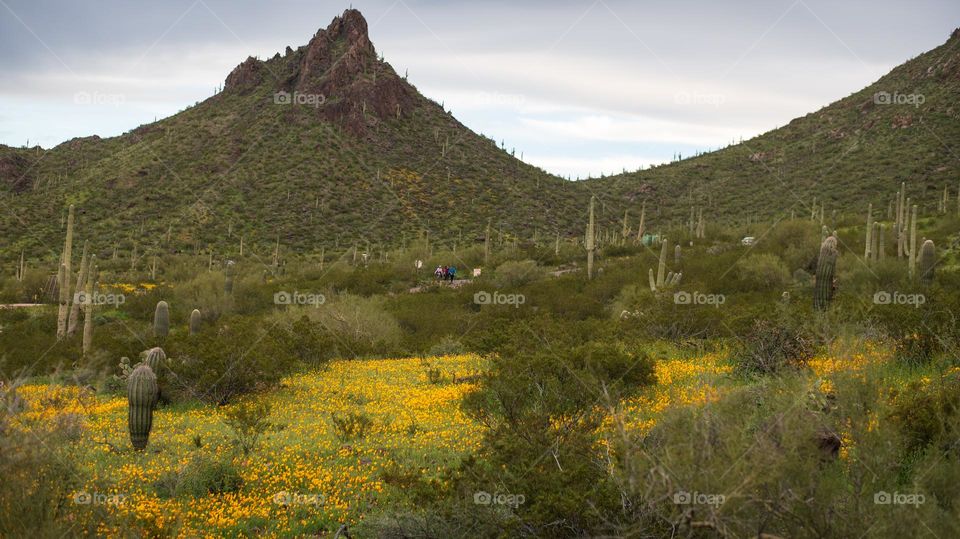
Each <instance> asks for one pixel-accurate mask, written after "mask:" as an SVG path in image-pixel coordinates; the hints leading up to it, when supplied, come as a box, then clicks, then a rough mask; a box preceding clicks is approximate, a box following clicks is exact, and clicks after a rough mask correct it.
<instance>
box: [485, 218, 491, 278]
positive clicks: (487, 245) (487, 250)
mask: <svg viewBox="0 0 960 539" xmlns="http://www.w3.org/2000/svg"><path fill="white" fill-rule="evenodd" d="M490 225H491V222H490V219H487V230H486V232H484V234H483V265H484V266H489V265H490V234H491V233H492V231H491V230H490Z"/></svg>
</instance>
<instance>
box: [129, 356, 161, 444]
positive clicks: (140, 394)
mask: <svg viewBox="0 0 960 539" xmlns="http://www.w3.org/2000/svg"><path fill="white" fill-rule="evenodd" d="M156 405H157V377H156V376H155V375H154V374H153V371H152V370H151V369H150V367H149V366H147V365H146V364H141V365H139V366H137V368H136V369H133V372H131V373H130V376H129V377H128V378H127V427H128V429H129V431H130V443H131V444H133V448H134V449H135V450H137V451H143V449H144V448H145V447H147V440H149V439H150V429H151V428H152V427H153V408H154V407H155V406H156Z"/></svg>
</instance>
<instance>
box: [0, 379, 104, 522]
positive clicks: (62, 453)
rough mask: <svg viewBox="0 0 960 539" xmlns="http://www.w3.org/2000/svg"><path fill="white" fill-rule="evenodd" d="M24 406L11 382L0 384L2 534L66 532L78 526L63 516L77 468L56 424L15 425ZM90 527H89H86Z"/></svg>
mask: <svg viewBox="0 0 960 539" xmlns="http://www.w3.org/2000/svg"><path fill="white" fill-rule="evenodd" d="M22 410H23V402H22V401H21V400H20V399H19V397H18V396H17V394H16V391H15V389H14V388H13V387H12V386H11V385H3V386H0V477H2V478H3V479H2V480H0V536H4V537H65V536H67V535H69V534H70V533H71V531H73V533H76V532H77V531H78V529H77V528H75V525H74V524H72V523H70V522H69V521H68V520H66V519H65V518H64V517H65V515H66V513H67V511H68V510H69V508H70V505H69V504H68V503H67V502H66V500H71V497H70V493H71V492H72V491H73V490H75V489H76V488H77V487H78V486H79V485H78V483H79V481H78V478H79V475H78V474H79V470H78V469H77V468H76V467H75V465H74V464H73V463H72V462H71V461H70V459H69V452H68V450H69V446H68V445H67V440H69V438H70V436H64V435H63V434H62V433H60V432H58V430H59V429H60V428H62V427H61V426H59V425H58V424H57V423H49V424H47V428H41V429H36V428H35V429H32V430H31V432H29V433H28V432H24V431H23V430H21V429H20V428H18V427H17V426H15V425H14V421H15V419H14V416H15V415H16V414H18V413H20V412H21V411H22ZM88 531H92V530H88Z"/></svg>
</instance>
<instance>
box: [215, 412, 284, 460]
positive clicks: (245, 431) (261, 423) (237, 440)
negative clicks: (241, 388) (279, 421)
mask: <svg viewBox="0 0 960 539" xmlns="http://www.w3.org/2000/svg"><path fill="white" fill-rule="evenodd" d="M223 422H224V424H226V425H227V427H228V428H229V429H230V432H231V434H232V435H233V442H234V444H236V446H237V447H239V448H240V450H241V451H242V452H243V455H244V456H247V455H249V454H250V453H252V452H253V451H254V450H255V449H256V448H257V445H258V444H259V443H260V438H261V437H262V436H263V435H264V434H266V433H267V432H268V431H270V430H271V429H272V428H273V424H272V423H270V405H269V404H268V403H265V402H250V401H244V402H241V403H239V404H237V405H235V406H231V407H229V408H227V409H226V410H224V411H223Z"/></svg>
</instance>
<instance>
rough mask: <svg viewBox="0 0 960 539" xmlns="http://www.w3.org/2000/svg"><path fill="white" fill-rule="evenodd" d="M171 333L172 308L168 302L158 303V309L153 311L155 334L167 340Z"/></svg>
mask: <svg viewBox="0 0 960 539" xmlns="http://www.w3.org/2000/svg"><path fill="white" fill-rule="evenodd" d="M168 333H170V307H169V306H168V305H167V302H166V301H160V302H158V303H157V308H156V310H155V311H153V334H154V335H156V336H157V338H159V339H163V338H166V336H167V334H168Z"/></svg>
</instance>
